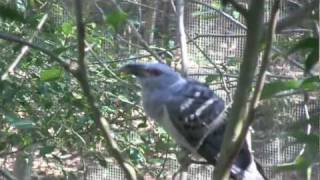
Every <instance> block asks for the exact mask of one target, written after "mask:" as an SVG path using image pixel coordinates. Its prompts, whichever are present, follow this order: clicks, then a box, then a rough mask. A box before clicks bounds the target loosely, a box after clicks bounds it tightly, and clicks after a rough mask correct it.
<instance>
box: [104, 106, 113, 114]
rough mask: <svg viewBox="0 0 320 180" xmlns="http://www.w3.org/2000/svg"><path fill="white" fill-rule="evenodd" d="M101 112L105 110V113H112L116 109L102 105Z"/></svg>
mask: <svg viewBox="0 0 320 180" xmlns="http://www.w3.org/2000/svg"><path fill="white" fill-rule="evenodd" d="M101 111H102V112H107V113H114V112H116V110H115V109H114V108H112V107H110V106H102V107H101Z"/></svg>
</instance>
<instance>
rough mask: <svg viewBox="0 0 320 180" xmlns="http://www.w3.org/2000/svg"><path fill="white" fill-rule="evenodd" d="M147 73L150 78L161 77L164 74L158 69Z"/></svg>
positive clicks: (149, 70)
mask: <svg viewBox="0 0 320 180" xmlns="http://www.w3.org/2000/svg"><path fill="white" fill-rule="evenodd" d="M147 73H148V74H149V76H160V75H161V74H162V72H161V71H160V70H158V69H148V70H147Z"/></svg>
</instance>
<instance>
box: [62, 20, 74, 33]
mask: <svg viewBox="0 0 320 180" xmlns="http://www.w3.org/2000/svg"><path fill="white" fill-rule="evenodd" d="M73 30H74V26H73V24H72V23H70V22H65V23H63V24H62V33H63V34H64V35H66V36H71V35H72V33H73Z"/></svg>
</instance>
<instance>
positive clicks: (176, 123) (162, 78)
mask: <svg viewBox="0 0 320 180" xmlns="http://www.w3.org/2000/svg"><path fill="white" fill-rule="evenodd" d="M120 71H122V72H125V73H128V74H133V75H135V76H136V77H137V80H138V82H139V84H140V85H141V88H142V102H143V107H144V110H145V112H146V114H147V115H148V116H149V117H151V118H152V119H154V120H156V121H157V122H158V124H160V125H161V126H162V127H163V128H164V129H165V130H166V131H167V133H168V134H169V135H170V136H172V138H173V139H174V140H175V141H176V143H177V144H179V145H180V146H182V147H183V148H185V149H187V150H188V151H190V152H191V153H193V154H197V155H200V156H202V157H203V158H204V159H206V160H207V162H208V163H210V164H212V165H215V164H216V163H217V162H216V159H217V155H218V154H219V152H220V147H221V144H222V140H223V135H224V131H225V128H226V123H227V121H226V113H227V112H226V110H225V109H227V108H225V104H224V101H223V100H222V99H221V98H219V97H218V96H217V95H216V94H214V92H213V91H212V90H210V89H209V87H208V86H206V85H205V84H202V83H200V82H198V81H195V80H188V79H185V78H183V77H182V76H181V75H180V74H179V73H177V72H175V71H174V70H173V69H171V68H170V67H168V66H167V65H165V64H160V63H154V64H128V65H125V66H123V67H122V68H121V69H120ZM230 174H231V177H232V178H234V179H239V180H264V179H266V178H265V176H264V174H263V172H262V169H261V166H260V165H258V164H257V163H256V162H255V161H254V159H253V155H252V154H251V153H250V151H249V149H248V145H247V143H246V142H245V143H244V144H243V145H242V147H241V149H240V152H239V154H238V156H237V158H236V159H235V160H234V164H233V165H232V167H231V172H230Z"/></svg>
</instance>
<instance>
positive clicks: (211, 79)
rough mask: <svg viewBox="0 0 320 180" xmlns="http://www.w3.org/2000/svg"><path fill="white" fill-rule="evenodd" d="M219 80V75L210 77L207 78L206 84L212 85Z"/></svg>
mask: <svg viewBox="0 0 320 180" xmlns="http://www.w3.org/2000/svg"><path fill="white" fill-rule="evenodd" d="M218 79H219V75H209V76H207V77H206V83H211V82H213V81H216V80H218Z"/></svg>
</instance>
